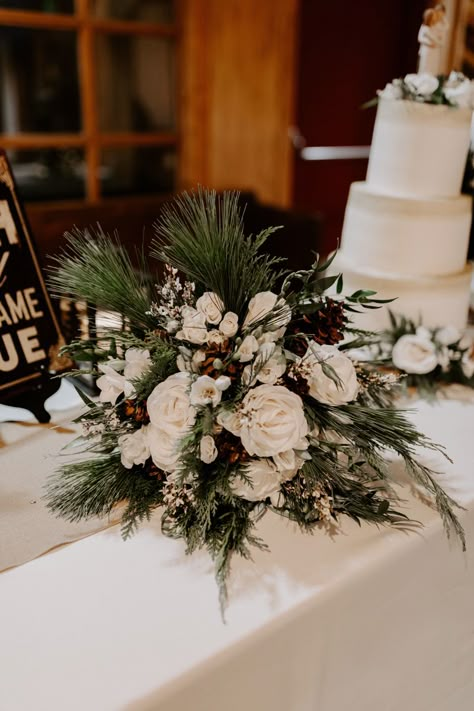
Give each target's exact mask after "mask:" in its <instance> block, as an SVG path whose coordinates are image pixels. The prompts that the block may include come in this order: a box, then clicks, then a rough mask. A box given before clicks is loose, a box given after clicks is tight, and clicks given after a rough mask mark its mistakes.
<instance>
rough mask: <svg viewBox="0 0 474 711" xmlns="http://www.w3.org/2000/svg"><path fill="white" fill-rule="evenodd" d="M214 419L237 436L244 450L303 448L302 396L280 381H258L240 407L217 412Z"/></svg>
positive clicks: (267, 452)
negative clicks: (279, 382)
mask: <svg viewBox="0 0 474 711" xmlns="http://www.w3.org/2000/svg"><path fill="white" fill-rule="evenodd" d="M217 421H218V423H219V424H221V425H222V426H223V427H225V429H226V430H229V432H232V434H234V435H236V436H237V437H240V439H241V440H242V444H243V446H244V447H245V449H246V451H247V452H248V453H249V454H250V455H252V456H254V455H256V456H257V457H273V456H274V455H275V454H280V452H286V451H287V450H288V449H295V448H299V449H301V448H302V446H301V445H302V444H303V443H305V444H306V447H307V446H308V445H307V442H306V440H304V438H305V437H306V435H307V434H308V423H307V422H306V418H305V415H304V410H303V403H302V400H301V398H300V397H299V396H298V395H296V394H295V393H292V392H290V390H288V389H287V388H285V387H283V386H282V385H258V386H257V387H256V388H254V389H252V390H250V391H249V392H248V393H247V394H246V396H245V397H244V399H243V400H242V404H241V405H240V407H238V408H237V409H235V410H233V411H229V410H224V411H223V412H221V413H219V415H218V417H217Z"/></svg>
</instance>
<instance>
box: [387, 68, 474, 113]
mask: <svg viewBox="0 0 474 711" xmlns="http://www.w3.org/2000/svg"><path fill="white" fill-rule="evenodd" d="M473 87H474V83H473V82H472V81H471V80H470V79H468V78H467V77H466V76H464V74H462V73H460V72H451V73H450V74H449V76H447V77H446V76H441V77H437V76H434V75H433V74H428V73H426V72H422V73H420V74H407V75H406V76H405V77H404V78H403V79H394V80H393V81H392V82H390V83H388V84H387V85H386V86H385V88H384V89H381V90H379V91H378V92H377V96H378V98H379V99H385V100H388V101H400V100H404V101H416V102H421V103H428V104H446V105H448V106H453V107H458V108H474V88H473Z"/></svg>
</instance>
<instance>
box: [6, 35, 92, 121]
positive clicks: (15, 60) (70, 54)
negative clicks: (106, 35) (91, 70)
mask: <svg viewBox="0 0 474 711" xmlns="http://www.w3.org/2000/svg"><path fill="white" fill-rule="evenodd" d="M80 123H81V121H80V102H79V88H78V80H77V53H76V33H75V32H67V31H61V32H59V31H54V30H37V29H26V28H23V27H0V131H2V132H4V133H17V132H18V131H26V132H30V131H31V132H35V131H38V132H71V131H78V130H79V128H80Z"/></svg>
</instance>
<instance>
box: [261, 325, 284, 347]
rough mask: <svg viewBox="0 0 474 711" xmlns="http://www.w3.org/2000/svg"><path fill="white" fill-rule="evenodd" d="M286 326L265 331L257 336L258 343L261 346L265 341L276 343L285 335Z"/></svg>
mask: <svg viewBox="0 0 474 711" xmlns="http://www.w3.org/2000/svg"><path fill="white" fill-rule="evenodd" d="M285 331H286V327H285V326H282V327H281V328H277V330H276V331H264V333H262V335H261V336H259V337H258V338H257V340H258V344H259V345H260V346H261V345H263V344H264V343H275V341H279V340H280V339H281V338H283V336H284V335H285Z"/></svg>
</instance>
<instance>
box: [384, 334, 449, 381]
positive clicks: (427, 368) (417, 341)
mask: <svg viewBox="0 0 474 711" xmlns="http://www.w3.org/2000/svg"><path fill="white" fill-rule="evenodd" d="M392 362H393V364H394V366H395V367H396V368H398V369H399V370H404V371H405V373H410V374H416V375H424V374H426V373H430V372H431V371H432V370H434V369H435V368H436V366H437V365H438V356H437V354H436V347H435V345H434V343H433V342H432V341H431V340H429V339H428V338H424V337H423V336H419V335H417V334H410V333H407V334H405V335H404V336H401V337H400V338H399V339H398V341H397V342H396V343H395V345H394V346H393V351H392Z"/></svg>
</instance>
